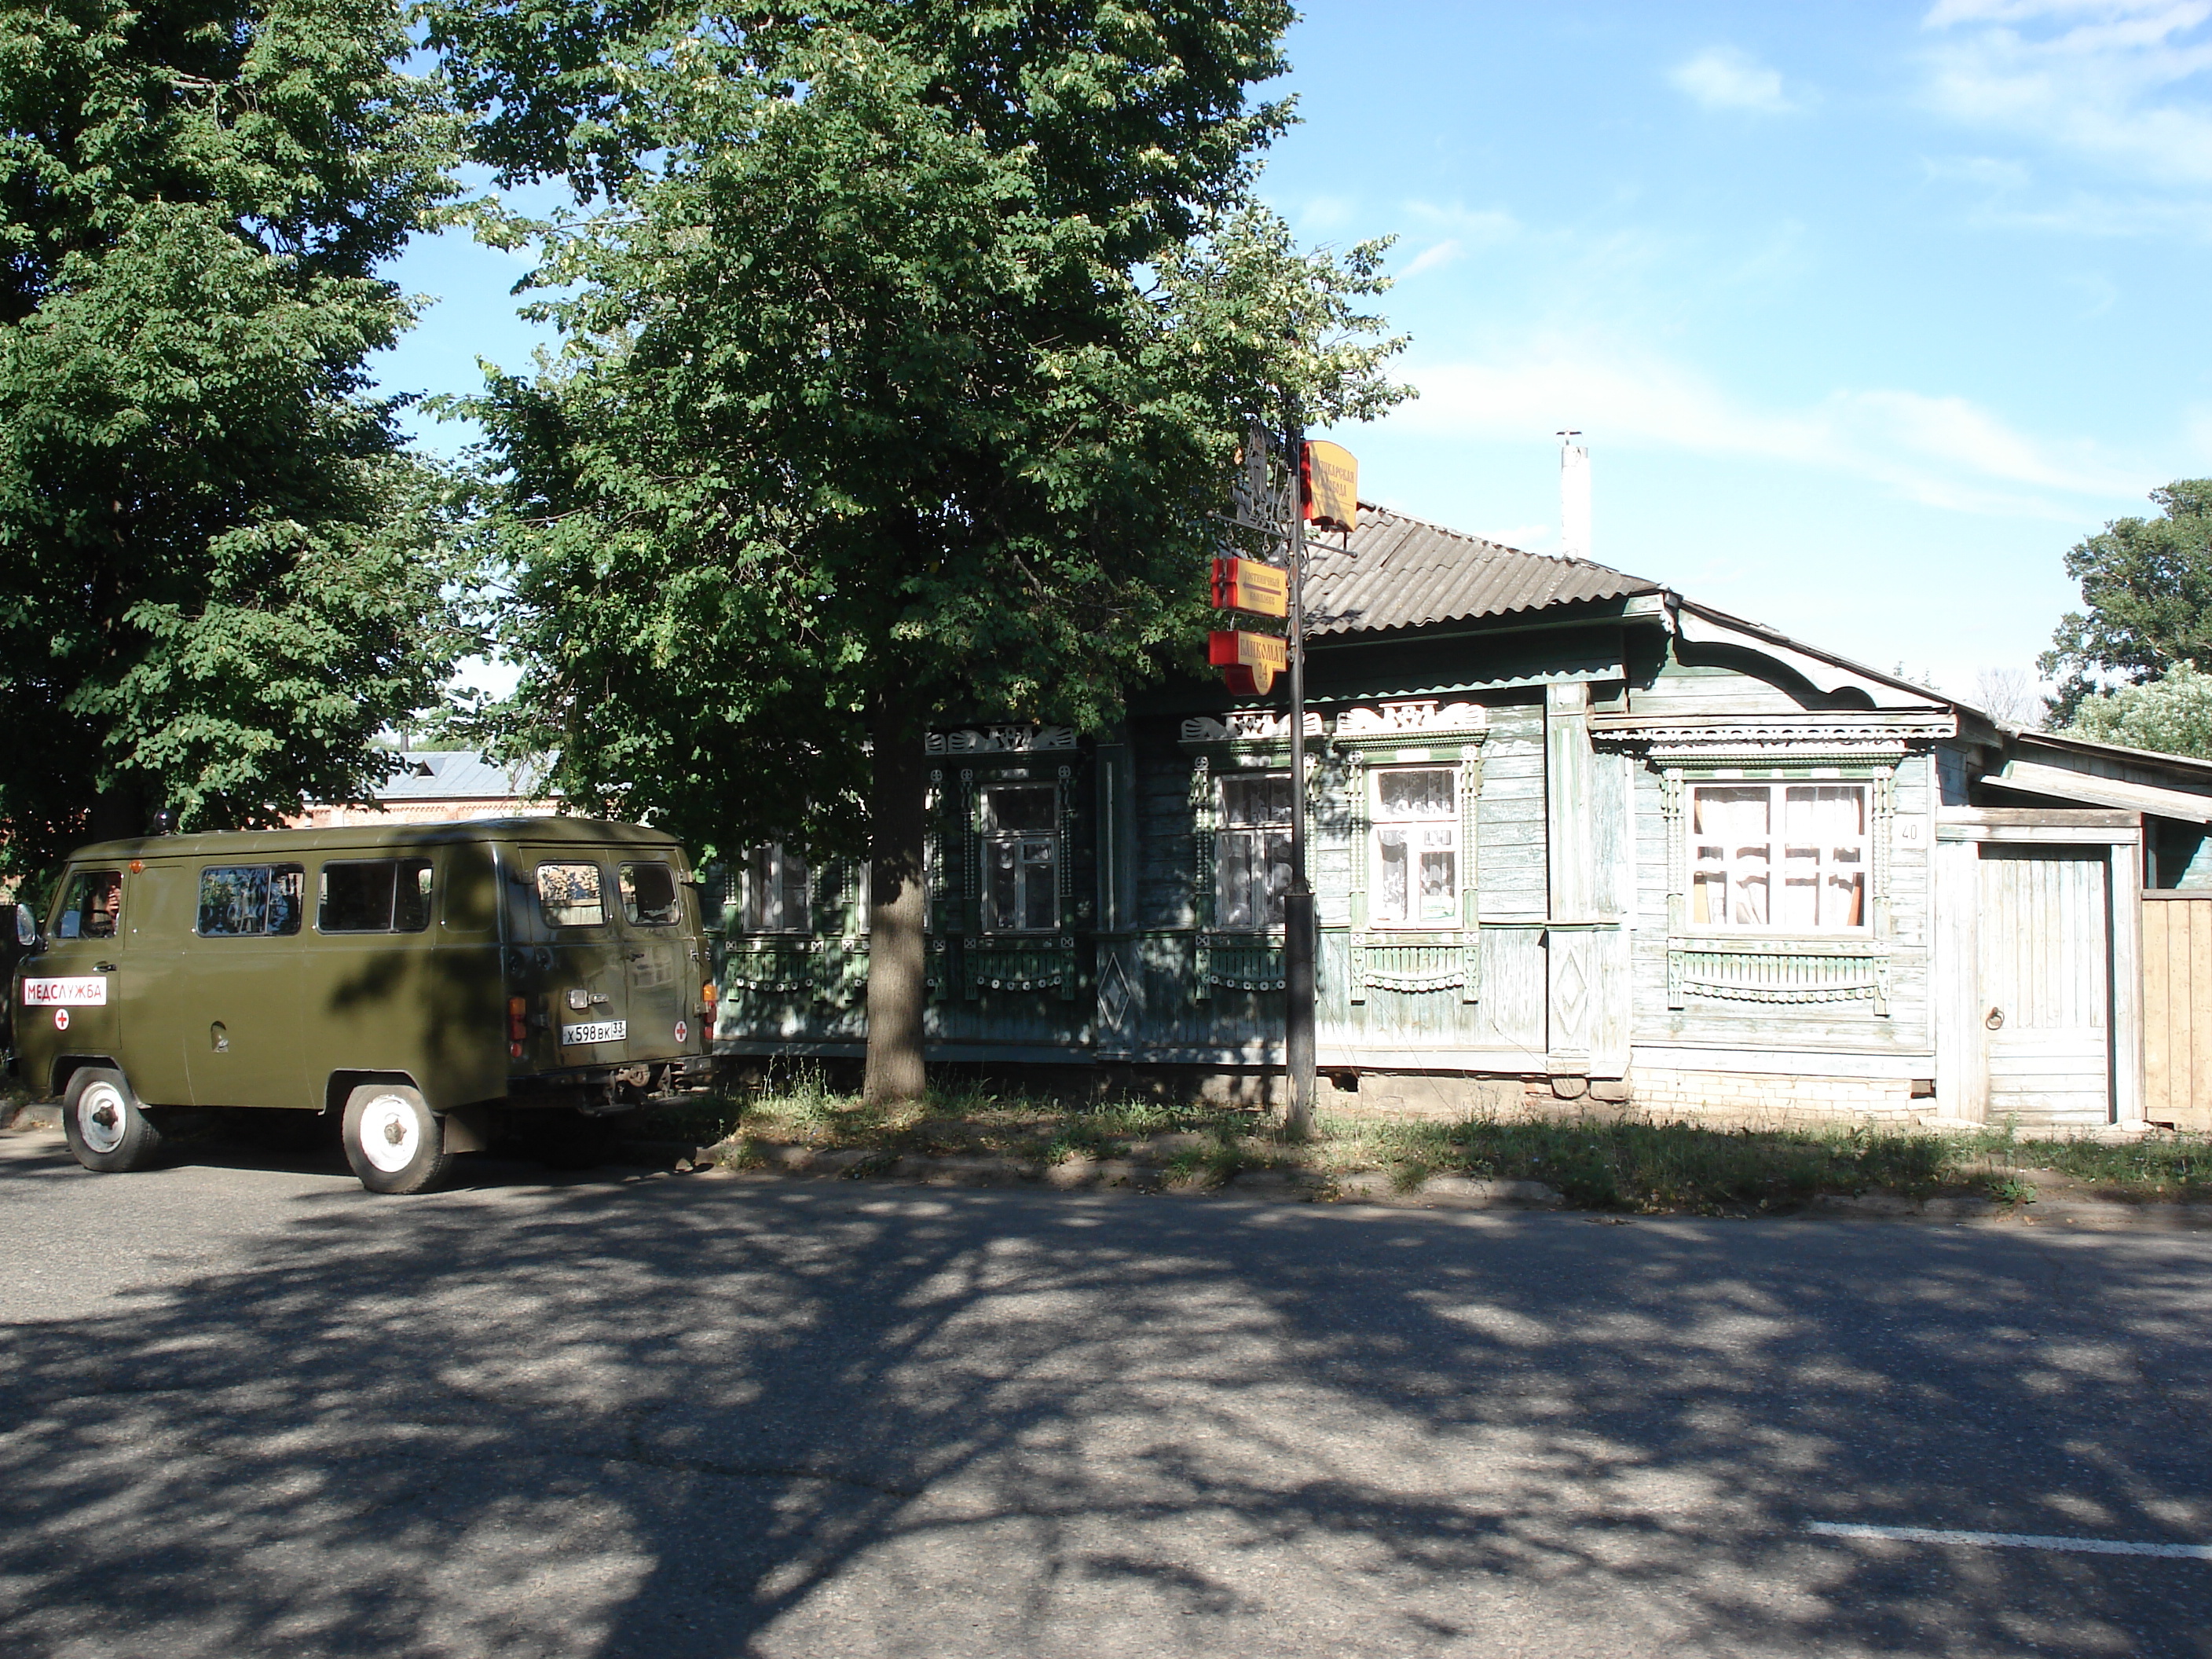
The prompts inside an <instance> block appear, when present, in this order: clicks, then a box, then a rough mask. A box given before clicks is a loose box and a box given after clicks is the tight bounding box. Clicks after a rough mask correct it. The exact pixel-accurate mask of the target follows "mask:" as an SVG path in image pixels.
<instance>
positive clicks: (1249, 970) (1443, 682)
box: [716, 507, 2212, 1129]
mask: <svg viewBox="0 0 2212 1659" xmlns="http://www.w3.org/2000/svg"><path fill="white" fill-rule="evenodd" d="M1310 556H1311V560H1312V563H1311V571H1312V576H1311V580H1310V586H1309V592H1310V594H1311V595H1312V597H1313V604H1312V609H1313V611H1314V613H1315V614H1314V617H1313V618H1312V620H1311V624H1310V626H1311V632H1310V659H1309V660H1310V671H1309V683H1310V699H1311V709H1310V714H1309V715H1308V732H1309V744H1308V750H1307V753H1308V756H1309V763H1310V776H1309V778H1308V780H1307V787H1308V788H1309V790H1310V798H1309V799H1310V803H1311V812H1312V819H1311V822H1312V847H1311V861H1312V868H1313V880H1314V884H1315V888H1316V894H1317V905H1318V913H1319V926H1320V933H1321V937H1320V942H1319V945H1320V948H1319V965H1318V972H1319V983H1320V1013H1319V1061H1320V1068H1321V1071H1322V1074H1323V1076H1324V1078H1325V1079H1327V1083H1328V1088H1327V1091H1325V1095H1324V1100H1323V1105H1324V1107H1325V1108H1326V1107H1327V1106H1328V1104H1329V1103H1330V1100H1331V1098H1339V1099H1340V1098H1343V1097H1348V1096H1352V1095H1357V1096H1358V1097H1359V1098H1360V1099H1361V1100H1362V1101H1364V1102H1370V1103H1372V1102H1382V1103H1391V1102H1401V1101H1402V1102H1408V1103H1410V1102H1415V1101H1423V1100H1425V1101H1428V1102H1431V1103H1442V1104H1443V1105H1444V1106H1446V1107H1449V1108H1454V1109H1466V1108H1473V1107H1479V1106H1483V1105H1501V1104H1507V1103H1512V1104H1516V1105H1518V1104H1521V1103H1524V1102H1526V1101H1527V1100H1528V1099H1530V1098H1532V1097H1533V1098H1536V1099H1540V1100H1545V1101H1558V1102H1560V1103H1564V1109H1570V1110H1574V1109H1588V1108H1589V1103H1591V1102H1592V1101H1595V1102H1601V1103H1606V1106H1607V1109H1614V1108H1619V1109H1628V1110H1636V1111H1640V1112H1642V1113H1644V1114H1647V1115H1652V1116H1655V1117H1675V1116H1689V1117H1695V1116H1699V1115H1710V1116H1713V1117H1716V1118H1718V1119H1723V1120H1728V1121H1741V1120H1742V1119H1746V1118H1756V1117H1768V1118H1771V1117H1776V1116H1790V1115H1842V1116H1845V1117H1849V1118H1854V1119H1869V1120H1887V1121H1911V1120H1916V1119H1921V1120H1932V1121H1954V1122H1955V1121H2001V1120H2004V1119H2008V1118H2009V1119H2013V1120H2015V1121H2018V1122H2019V1123H2020V1124H2021V1125H2022V1126H2023V1127H2073V1128H2080V1129H2093V1128H2095V1127H2100V1126H2109V1125H2135V1124H2141V1123H2142V1122H2144V1121H2163V1122H2168V1123H2176V1124H2183V1125H2197V1126H2199V1127H2208V1126H2212V1030H2207V1031H2206V1032H2205V1033H2204V1042H2203V1043H2202V1045H2198V1044H2197V1039H2196V1036H2195V1026H2194V1024H2192V1017H2191V1010H2193V1009H2194V1008H2195V1007H2196V1006H2197V1005H2198V1003H2199V1002H2201V1001H2203V1000H2204V999H2205V997H2206V994H2207V992H2208V989H2212V850H2207V849H2206V848H2204V844H2203V843H2204V838H2205V832H2206V828H2207V826H2208V824H2212V764H2208V763H2204V762H2201V761H2195V760H2188V759H2181V758H2177V757H2168V756H2159V755H2149V754H2143V753H2139V752H2136V751H2132V750H2121V749H2115V748H2112V747H2111V746H2109V745H2104V744H2092V743H2085V742H2080V741H2076V740H2074V739H2070V738H2065V737H2063V736H2054V735H2049V734H2044V733H2037V732H2022V731H2018V730H2015V729H2012V728H2009V727H2007V726H2001V725H1999V724H1998V723H1996V722H1995V721H1993V720H1990V719H1989V718H1987V717H1985V716H1984V715H1983V714H1979V713H1978V712H1977V711H1976V710H1974V709H1972V708H1968V707H1966V706H1964V705H1962V704H1960V703H1958V702H1954V701H1953V700H1950V699H1948V698H1946V697H1943V696H1939V695H1937V694H1936V693H1934V692H1931V691H1929V690H1926V689H1925V688H1923V687H1920V686H1916V685H1913V684H1909V683H1907V682H1905V681H1904V680H1901V679H1899V678H1895V677H1893V676H1891V675H1887V674H1883V673H1880V672H1877V671H1873V670H1871V669H1868V668H1865V667H1863V666H1860V665H1855V664H1853V663H1850V662H1847V661H1845V660H1844V659H1841V658H1838V657H1836V656H1834V655H1832V654H1831V653H1827V652H1826V651H1823V650H1821V649H1820V648H1818V647H1814V646H1811V645H1807V644H1803V643H1800V642H1798V641H1793V640H1790V639H1786V638H1784V636H1783V635H1779V634H1778V633H1776V632H1774V631H1773V630H1771V629H1766V628H1763V627H1760V626H1759V625H1757V624H1755V623H1748V622H1745V621H1742V620H1741V619H1738V618H1735V617H1729V616H1727V615H1724V614H1723V613H1722V612H1719V611H1715V610H1713V609H1711V608H1710V607H1708V606H1705V605H1699V604H1698V603H1697V602H1696V601H1694V600H1693V599H1689V598H1687V597H1686V596H1684V595H1682V594H1680V593H1678V592H1674V591H1673V590H1672V589H1669V588H1668V587H1666V586H1662V584H1660V583H1658V582H1655V581H1650V580H1644V579H1643V578H1640V577H1636V576H1631V575H1627V574H1623V573H1622V572H1620V571H1617V570H1613V569H1608V568H1605V567H1604V566H1601V565H1598V564H1595V563H1592V562H1589V561H1587V560H1583V559H1573V558H1550V557H1542V556H1535V555H1531V554H1528V553H1523V552H1520V551H1517V550H1513V549H1510V548H1507V547H1503V546H1500V545H1498V544H1494V543H1492V542H1488V541H1485V540H1483V539H1481V538H1477V537H1474V536H1468V535H1464V534H1462V533H1459V532H1455V531H1451V530H1448V529H1445V528H1443V527H1441V526H1437V525H1432V524H1428V523H1425V522H1423V521H1421V520H1417V519H1413V518H1409V517H1407V516H1406V515H1404V514H1402V513H1395V512H1392V511H1389V510H1387V509H1381V508H1372V507H1363V509H1362V522H1361V525H1360V527H1359V529H1358V531H1356V532H1353V533H1352V535H1351V536H1350V537H1349V538H1345V539H1343V541H1342V544H1340V545H1338V544H1334V543H1333V542H1331V543H1325V544H1322V545H1317V546H1316V547H1314V548H1313V549H1312V550H1311V553H1310ZM1281 704H1282V698H1281V696H1280V695H1279V688H1278V695H1277V696H1275V697H1273V699H1267V700H1252V699H1245V700H1242V701H1238V700H1234V699H1231V697H1229V696H1227V694H1226V693H1225V692H1224V691H1223V690H1222V689H1221V688H1220V687H1219V686H1218V684H1196V683H1188V684H1178V685H1175V686H1171V687H1169V688H1165V689H1163V690H1154V691H1151V692H1148V693H1146V694H1145V695H1144V696H1140V697H1139V698H1137V699H1135V700H1134V701H1133V702H1132V703H1131V704H1130V705H1129V707H1128V709H1127V718H1126V720H1124V721H1123V723H1122V724H1121V726H1119V727H1118V728H1117V729H1115V730H1114V731H1111V732H1108V733H1105V734H1103V735H1102V736H1100V737H1098V738H1095V739H1094V738H1079V737H1077V736H1076V735H1075V734H1074V733H1073V732H1068V731H1066V730H1060V729H1054V728H1052V727H1035V726H978V725H961V724H957V723H950V722H948V724H947V725H946V726H945V727H944V729H942V730H939V731H935V732H932V733H931V734H930V737H929V738H928V757H929V763H930V768H931V772H930V776H931V784H932V790H933V805H932V819H931V822H932V825H933V831H932V836H931V853H930V874H929V889H930V890H929V918H930V921H929V927H930V939H929V950H930V957H929V959H930V963H931V1001H930V1006H929V1024H928V1030H929V1035H930V1048H929V1053H930V1055H931V1057H932V1058H933V1059H934V1060H959V1061H971V1062H978V1063H981V1064H984V1065H988V1066H1007V1067H1012V1066H1039V1065H1047V1066H1072V1067H1087V1068H1093V1070H1094V1071H1096V1072H1099V1073H1103V1075H1105V1076H1106V1077H1108V1078H1114V1077H1120V1078H1123V1079H1127V1078H1130V1077H1133V1076H1139V1075H1147V1074H1149V1075H1151V1076H1153V1077H1158V1078H1165V1079H1174V1080H1176V1082H1177V1083H1178V1085H1180V1086H1191V1087H1197V1086H1205V1087H1208V1088H1211V1089H1215V1090H1219V1089H1228V1090H1231V1091H1237V1090H1239V1089H1242V1090H1244V1091H1247V1092H1248V1093H1249V1092H1251V1091H1255V1090H1256V1089H1257V1088H1258V1087H1259V1080H1261V1079H1266V1078H1267V1076H1268V1075H1269V1068H1270V1067H1273V1066H1279V1063H1280V1060H1281V1041H1282V995H1281V987H1282V982H1283V963H1282V945H1281V933H1282V929H1281V904H1280V895H1281V892H1282V890H1283V887H1284V884H1285V879H1286V877H1287V850H1288V835H1289V828H1288V825H1289V816H1290V801H1291V796H1290V778H1289V775H1288V771H1287V755H1288V745H1287V735H1288V728H1287V723H1286V718H1285V714H1283V712H1282V708H1281ZM862 881H863V876H862V872H860V870H858V869H857V868H854V867H851V866H836V865H832V866H826V867H824V868H822V869H819V870H812V871H810V870H808V869H807V868H806V867H805V865H804V864H803V862H802V861H801V860H799V859H798V858H796V857H795V856H792V855H789V854H787V853H786V852H785V850H784V849H781V848H774V847H769V848H759V849H757V851H756V852H755V853H754V854H753V855H752V856H751V857H750V859H749V860H747V861H746V863H745V865H744V867H743V868H741V869H735V870H732V871H731V872H728V876H727V879H726V884H725V885H724V887H723V889H722V890H721V892H720V897H721V899H722V901H723V904H722V916H721V919H722V921H723V924H724V927H725V938H726V950H725V953H724V964H725V965H724V969H723V973H724V980H725V989H726V997H725V1000H724V1002H723V1004H722V1012H721V1016H720V1023H719V1024H718V1027H717V1032H716V1035H717V1038H718V1042H719V1046H720V1048H722V1049H724V1050H725V1051H727V1052H730V1053H733V1054H748V1055H755V1056H764V1055H777V1054H781V1055H815V1056H825V1057H829V1056H852V1055H857V1054H860V1052H861V1043H862V1039H863V1036H864V997H863V987H864V983H865V980H866V971H867V939H866V919H865V918H866V908H865V902H864V894H863V892H862V890H861V886H862ZM2199 1046H2201V1047H2202V1048H2203V1054H2201V1055H2200V1054H2199V1053H2198V1047H2199Z"/></svg>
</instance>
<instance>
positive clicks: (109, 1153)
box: [62, 1066, 161, 1175]
mask: <svg viewBox="0 0 2212 1659" xmlns="http://www.w3.org/2000/svg"><path fill="white" fill-rule="evenodd" d="M62 1133H63V1135H64V1137H65V1138H66V1139H68V1141H69V1149H70V1157H71V1158H75V1159H76V1161H77V1162H78V1163H79V1164H82V1165H84V1167H85V1168H86V1169H88V1170H93V1171H94V1173H95V1174H99V1175H126V1174H128V1173H130V1172H131V1170H144V1169H150V1168H151V1167H152V1166H153V1165H154V1164H155V1162H157V1161H158V1160H159V1159H160V1158H161V1131H160V1130H159V1129H157V1128H155V1127H154V1121H153V1120H152V1119H151V1118H149V1117H148V1116H147V1115H146V1110H145V1108H143V1106H141V1105H139V1103H138V1100H137V1096H135V1095H133V1094H132V1093H131V1085H130V1084H129V1083H127V1082H126V1081H125V1079H124V1076H123V1073H120V1072H118V1071H116V1070H114V1069H112V1067H110V1066H86V1067H85V1068H84V1069H83V1070H82V1071H81V1072H78V1073H76V1074H75V1075H73V1076H72V1077H71V1078H70V1084H69V1094H68V1097H66V1098H65V1099H64V1101H63V1103H62Z"/></svg>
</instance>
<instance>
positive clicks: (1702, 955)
mask: <svg viewBox="0 0 2212 1659" xmlns="http://www.w3.org/2000/svg"><path fill="white" fill-rule="evenodd" d="M1692 998H1696V999H1698V1000H1707V1001H1714V1002H1738V1003H1759V1004H1765V1005H1768V1006H1809V1005H1816V1004H1821V1003H1838V1002H1868V1003H1871V1004H1873V1006H1874V1012H1875V1013H1877V1014H1883V1015H1886V1014H1887V1013H1888V1012H1889V948H1888V946H1887V945H1882V944H1880V943H1877V942H1875V941H1872V940H1866V939H1852V940H1848V941H1831V940H1825V939H1729V940H1726V941H1721V940H1716V939H1668V941H1667V1006H1668V1007H1669V1008H1680V1007H1684V1006H1686V1005H1687V1004H1688V1002H1689V1000H1691V999H1692Z"/></svg>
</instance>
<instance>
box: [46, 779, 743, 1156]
mask: <svg viewBox="0 0 2212 1659" xmlns="http://www.w3.org/2000/svg"><path fill="white" fill-rule="evenodd" d="M14 990H15V996H14V1000H13V1006H14V1009H15V1060H14V1065H15V1072H16V1074H17V1076H18V1077H19V1079H21V1082H22V1083H23V1084H24V1085H26V1086H27V1087H28V1088H29V1089H30V1091H32V1093H33V1095H35V1096H39V1097H48V1098H58V1099H59V1100H60V1101H61V1102H62V1104H63V1112H62V1121H63V1127H64V1130H65V1132H66V1133H67V1134H68V1137H69V1144H70V1152H72V1153H74V1154H75V1156H76V1160H77V1162H78V1163H80V1164H83V1165H84V1166H85V1167H86V1168H87V1169H88V1170H133V1169H138V1168H141V1167H143V1166H144V1165H145V1164H148V1163H149V1162H151V1161H152V1160H153V1158H155V1155H156V1154H157V1153H158V1152H159V1151H160V1148H161V1126H162V1123H163V1121H164V1120H165V1118H167V1117H169V1116H170V1115H171V1114H172V1113H173V1112H175V1111H177V1110H179V1109H195V1108H205V1107H228V1108H246V1109H261V1110H265V1111H267V1112H270V1113H297V1114H305V1113H329V1114H333V1115H337V1116H338V1117H339V1118H340V1120H341V1121H342V1124H343V1136H344V1141H345V1150H346V1157H347V1158H348V1160H349V1162H350V1163H351V1164H352V1165H353V1167H354V1170H355V1172H356V1174H358V1175H359V1176H361V1179H362V1184H363V1185H365V1186H367V1187H368V1188H370V1189H371V1190H373V1191H375V1192H383V1193H407V1192H416V1191H420V1190H421V1189H422V1188H425V1187H427V1186H428V1185H430V1184H431V1183H432V1182H434V1181H435V1180H436V1179H437V1178H438V1176H439V1174H440V1173H441V1170H442V1168H443V1165H444V1163H445V1160H446V1158H447V1155H448V1154H449V1153H453V1152H471V1151H479V1150H482V1149H483V1147H484V1146H487V1145H488V1144H489V1140H490V1139H491V1137H492V1135H493V1134H494V1133H495V1131H497V1130H500V1129H502V1128H506V1129H515V1128H520V1129H521V1130H523V1131H524V1132H526V1133H527V1132H528V1131H530V1130H532V1129H537V1130H539V1131H541V1132H544V1133H546V1134H547V1135H548V1136H549V1138H550V1139H555V1140H556V1141H557V1140H561V1139H570V1140H572V1141H573V1139H574V1138H575V1134H576V1132H577V1131H579V1130H581V1131H583V1132H585V1135H586V1139H588V1134H589V1131H590V1129H591V1128H592V1125H593V1124H594V1123H596V1122H598V1121H600V1120H604V1119H605V1118H607V1117H609V1116H611V1115H614V1114H617V1113H620V1112H623V1111H626V1110H629V1109H633V1108H635V1107H638V1106H641V1105H644V1104H647V1103H652V1102H656V1101H659V1100H665V1099H666V1098H668V1097H671V1096H673V1095H677V1094H679V1093H682V1092H684V1091H691V1090H696V1089H698V1088H701V1087H703V1086H704V1085H706V1084H707V1083H708V1081H709V1074H710V1068H711V1066H712V1060H710V1058H709V1057H708V1044H709V1038H710V1036H711V1031H710V1028H711V1027H712V1025H713V1024H714V998H715V989H714V978H713V974H712V969H711V963H710V962H709V960H708V951H707V942H706V938H705V935H704V934H703V933H702V931H701V927H700V916H699V903H698V895H697V890H696V887H695V886H694V884H693V883H692V881H691V878H690V866H689V865H688V864H687V863H686V861H685V860H684V849H683V848H682V847H681V846H679V845H678V843H677V842H675V841H673V840H671V838H670V837H668V836H665V835H662V834H659V832H657V831H654V830H651V829H640V828H638V827H637V826H635V825H634V824H625V823H594V822H592V821H589V820H586V819H580V818H561V817H548V818H501V819H491V820H485V821H483V822H479V823H409V824H378V825H364V826H356V827H350V828H342V829H278V830H264V831H254V832H249V833H243V834H235V835H206V836H159V837H154V838H150V839H148V840H144V841H126V842H106V843H104V844H102V845H100V846H97V847H88V848H83V849H82V851H80V852H78V853H76V854H74V855H72V856H71V858H70V861H69V865H68V867H67V869H66V870H65V871H64V873H63V877H62V880H61V883H60V885H59V888H58V890H57V892H56V893H55V896H54V900H53V905H52V909H51V911H50V912H49V914H48V915H47V917H46V924H45V926H44V927H43V928H42V929H40V930H38V931H37V934H36V937H35V939H34V940H33V944H32V945H31V948H30V951H29V952H28V954H27V955H26V956H25V957H24V959H23V961H22V962H21V965H20V966H19V967H18V969H17V970H16V975H15V985H14Z"/></svg>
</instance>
